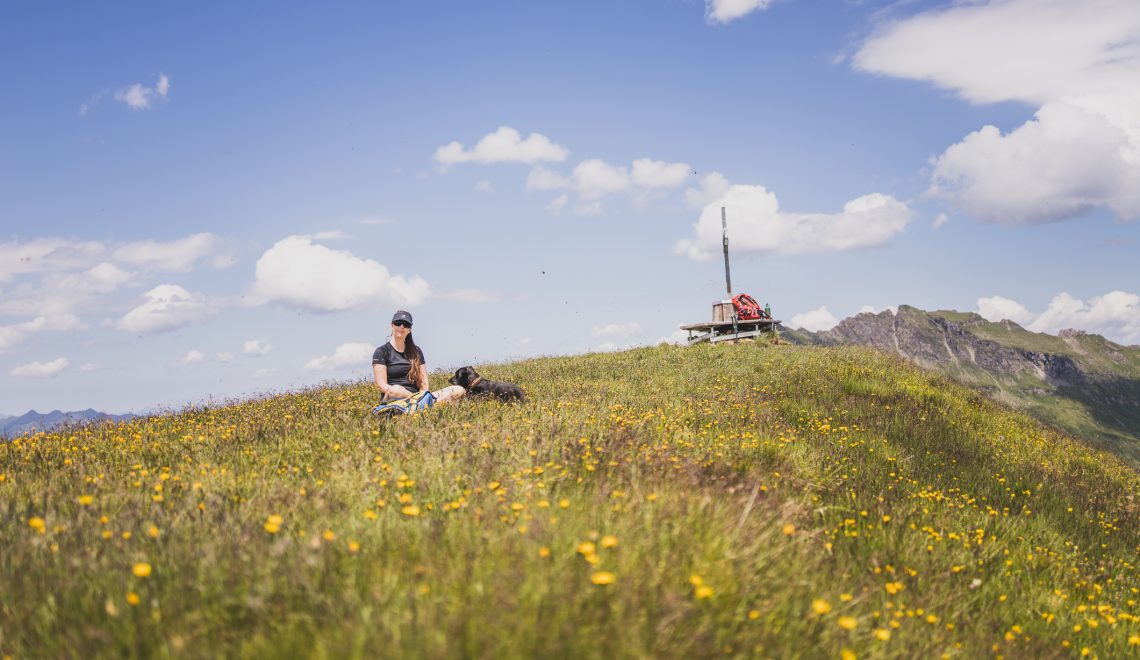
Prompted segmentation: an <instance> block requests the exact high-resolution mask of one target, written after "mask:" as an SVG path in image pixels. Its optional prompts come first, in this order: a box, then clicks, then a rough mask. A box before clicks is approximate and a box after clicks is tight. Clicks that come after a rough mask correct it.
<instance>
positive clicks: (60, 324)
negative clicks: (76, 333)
mask: <svg viewBox="0 0 1140 660" xmlns="http://www.w3.org/2000/svg"><path fill="white" fill-rule="evenodd" d="M86 328H87V324H85V323H83V322H82V321H80V320H79V317H77V316H75V315H74V314H60V315H57V316H37V317H36V318H34V319H32V320H31V321H25V322H24V323H16V324H13V325H5V326H0V352H5V351H8V350H9V349H11V348H14V347H15V346H17V345H18V344H20V343H21V342H22V341H23V340H24V338H25V337H26V336H27V335H29V334H33V333H36V332H68V331H71V330H84V329H86Z"/></svg>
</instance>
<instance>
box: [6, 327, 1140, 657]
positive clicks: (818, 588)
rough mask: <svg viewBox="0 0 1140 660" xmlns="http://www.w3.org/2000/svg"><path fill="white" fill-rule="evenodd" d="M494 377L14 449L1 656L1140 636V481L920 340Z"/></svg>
mask: <svg viewBox="0 0 1140 660" xmlns="http://www.w3.org/2000/svg"><path fill="white" fill-rule="evenodd" d="M483 371H485V375H487V376H488V377H492V378H502V379H507V380H512V381H515V382H518V383H519V384H521V385H522V386H523V387H525V388H526V389H527V391H528V395H529V397H530V401H529V402H528V403H527V404H525V405H521V406H504V405H500V404H497V403H492V402H479V401H473V400H464V401H462V402H461V403H460V404H458V405H455V406H451V407H440V408H436V409H433V410H431V411H429V412H428V413H425V414H423V415H420V416H416V417H411V418H403V419H395V420H391V421H387V422H379V421H377V420H374V419H371V418H370V417H369V416H368V415H367V410H368V409H369V408H370V406H371V405H372V403H373V399H374V398H375V394H374V391H373V389H372V387H371V386H370V385H369V384H367V383H360V384H350V385H334V386H329V387H324V388H320V389H314V390H311V391H307V392H303V393H297V394H290V395H283V396H277V397H273V398H265V399H261V400H255V401H247V402H241V403H235V404H233V405H227V406H220V407H210V408H197V409H191V410H187V411H185V412H183V413H181V414H178V415H173V416H167V417H157V418H152V419H148V420H138V421H134V422H131V423H129V424H126V425H119V426H106V427H101V428H90V429H78V430H76V431H75V432H74V434H72V435H68V434H62V433H61V434H48V435H39V436H34V437H28V438H24V439H20V440H18V441H14V442H11V443H7V444H0V545H2V548H3V550H2V551H0V656H2V657H7V656H12V657H15V658H23V657H40V656H51V657H59V656H63V657H67V656H83V657H89V656H123V655H126V656H179V657H217V656H219V655H227V656H254V657H264V656H290V657H292V656H320V657H329V656H332V657H374V656H396V655H413V656H433V657H439V656H445V657H453V656H483V657H486V656H501V657H516V656H541V657H546V656H559V657H615V656H616V657H622V656H638V657H645V656H650V657H682V656H700V657H707V656H718V657H757V656H760V657H779V658H783V657H797V656H799V657H813V658H814V657H872V658H892V657H900V658H901V657H907V658H909V657H915V656H920V657H929V656H935V657H937V656H942V655H945V656H948V657H962V658H976V657H981V656H993V655H1003V656H1009V657H1035V658H1038V657H1041V658H1048V657H1066V656H1079V655H1080V654H1081V652H1082V650H1087V652H1088V653H1089V654H1090V655H1094V656H1100V657H1120V656H1122V655H1126V654H1128V653H1137V652H1138V651H1140V619H1138V616H1140V605H1138V602H1140V574H1138V572H1137V571H1138V568H1137V556H1138V555H1140V500H1138V497H1140V475H1138V473H1137V472H1136V471H1134V470H1132V469H1131V468H1129V467H1128V466H1126V465H1125V464H1123V463H1122V462H1120V460H1119V459H1118V458H1116V457H1114V456H1112V455H1110V454H1107V453H1101V452H1098V451H1096V450H1094V449H1090V448H1089V447H1087V446H1085V445H1083V444H1080V443H1078V442H1075V441H1073V440H1072V439H1070V438H1068V437H1066V436H1063V435H1060V434H1059V433H1057V432H1056V431H1053V430H1050V429H1049V428H1046V427H1043V426H1042V425H1040V424H1039V423H1037V422H1035V421H1033V420H1031V419H1030V418H1028V417H1025V416H1023V415H1021V414H1018V413H1015V412H1012V411H1010V410H1008V409H1006V408H1003V407H1000V406H999V405H998V404H995V403H994V402H992V401H991V400H989V399H987V398H986V397H984V396H982V395H980V394H979V393H977V392H976V391H975V390H972V389H969V388H966V387H963V386H960V385H957V384H954V383H952V382H950V381H948V380H946V379H945V378H943V377H942V376H938V375H934V374H932V373H930V372H926V371H922V370H919V369H918V368H916V367H914V366H912V365H910V364H909V363H907V362H905V361H904V360H902V359H901V358H899V357H896V356H889V355H887V354H884V353H880V352H876V351H873V350H870V349H865V348H852V347H839V348H818V347H796V346H787V345H783V346H766V345H761V344H746V345H740V346H715V347H714V346H699V347H693V348H678V347H667V346H663V347H658V348H650V349H639V350H633V351H628V352H625V353H617V354H598V355H587V356H581V357H568V358H547V359H537V360H530V361H525V362H518V363H514V364H510V365H502V366H497V367H488V368H486V369H484V370H483ZM436 383H437V385H438V384H441V383H442V380H441V379H439V378H438V377H437V379H436Z"/></svg>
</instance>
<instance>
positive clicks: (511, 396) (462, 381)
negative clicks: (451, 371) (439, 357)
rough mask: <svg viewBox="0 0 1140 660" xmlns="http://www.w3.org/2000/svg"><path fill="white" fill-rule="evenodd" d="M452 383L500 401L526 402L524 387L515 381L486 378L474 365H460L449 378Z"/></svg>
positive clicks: (448, 380) (473, 392)
mask: <svg viewBox="0 0 1140 660" xmlns="http://www.w3.org/2000/svg"><path fill="white" fill-rule="evenodd" d="M447 382H449V383H451V384H452V385H458V386H460V387H462V388H463V389H465V390H467V391H468V392H469V393H471V394H477V395H480V396H493V397H495V398H496V399H498V400H499V401H518V402H519V403H526V395H525V394H523V391H522V388H521V387H519V386H518V385H515V384H514V383H504V382H502V381H498V380H486V379H485V378H483V377H482V376H480V375H479V374H478V373H476V371H475V369H474V368H472V367H460V368H458V369H456V370H455V375H454V376H452V377H451V378H448V379H447Z"/></svg>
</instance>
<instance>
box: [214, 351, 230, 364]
mask: <svg viewBox="0 0 1140 660" xmlns="http://www.w3.org/2000/svg"><path fill="white" fill-rule="evenodd" d="M214 357H215V358H217V360H218V362H233V360H234V354H233V353H230V352H229V351H222V352H221V353H215V354H214Z"/></svg>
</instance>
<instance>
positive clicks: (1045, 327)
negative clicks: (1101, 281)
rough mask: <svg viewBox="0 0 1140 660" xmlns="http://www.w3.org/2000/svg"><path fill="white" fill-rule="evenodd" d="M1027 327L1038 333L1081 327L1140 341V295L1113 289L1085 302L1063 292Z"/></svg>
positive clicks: (1119, 339) (1126, 339)
mask: <svg viewBox="0 0 1140 660" xmlns="http://www.w3.org/2000/svg"><path fill="white" fill-rule="evenodd" d="M1027 327H1028V328H1029V329H1030V330H1033V331H1034V332H1049V333H1056V332H1058V331H1060V330H1062V329H1064V328H1078V329H1081V330H1087V331H1090V332H1095V333H1097V334H1101V335H1104V336H1106V337H1108V338H1109V339H1114V340H1116V341H1122V342H1124V343H1128V344H1131V343H1135V342H1137V341H1140V296H1138V295H1136V294H1134V293H1126V292H1124V291H1112V292H1109V293H1106V294H1104V295H1103V296H1096V297H1094V298H1091V299H1089V300H1088V302H1085V301H1083V300H1080V299H1078V298H1074V297H1073V296H1071V295H1069V294H1068V293H1060V294H1058V295H1056V296H1054V297H1053V300H1051V301H1050V302H1049V306H1048V307H1047V308H1046V309H1045V311H1044V312H1042V313H1041V314H1040V315H1038V317H1037V318H1036V319H1034V320H1033V321H1032V322H1031V323H1030V324H1029V325H1028V326H1027Z"/></svg>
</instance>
